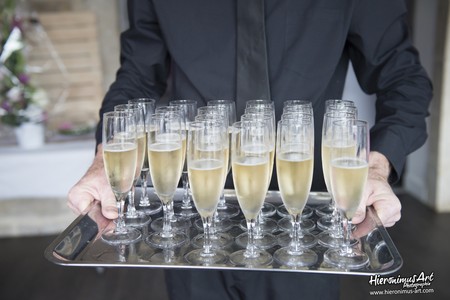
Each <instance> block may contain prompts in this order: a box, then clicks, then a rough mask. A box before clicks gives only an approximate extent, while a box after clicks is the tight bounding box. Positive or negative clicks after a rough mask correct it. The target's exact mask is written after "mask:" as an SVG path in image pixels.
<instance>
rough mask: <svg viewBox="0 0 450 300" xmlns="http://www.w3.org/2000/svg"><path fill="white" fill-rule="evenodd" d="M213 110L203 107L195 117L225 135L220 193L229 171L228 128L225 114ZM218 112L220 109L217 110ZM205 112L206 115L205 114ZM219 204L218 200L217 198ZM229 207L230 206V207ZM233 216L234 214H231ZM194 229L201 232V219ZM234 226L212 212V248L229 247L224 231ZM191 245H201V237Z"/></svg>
mask: <svg viewBox="0 0 450 300" xmlns="http://www.w3.org/2000/svg"><path fill="white" fill-rule="evenodd" d="M212 110H213V107H212V106H204V107H200V108H199V112H200V113H199V114H198V115H197V116H196V117H195V120H196V121H201V122H212V121H213V122H216V123H218V124H220V125H221V126H222V130H223V132H225V133H226V139H225V140H224V149H225V154H224V156H225V168H224V170H223V171H224V176H223V183H222V193H223V189H224V186H225V180H226V176H227V174H228V170H229V168H230V167H229V164H230V161H229V157H230V143H229V133H228V132H229V128H228V120H227V118H226V114H223V113H219V112H217V109H214V111H215V113H213V112H211V111H212ZM219 110H220V108H219ZM205 112H207V113H205ZM222 193H221V196H222ZM219 203H220V198H219ZM218 206H219V205H218ZM230 207H231V206H230ZM236 210H237V212H238V213H239V208H238V207H237V209H236ZM226 211H227V212H231V211H230V210H226ZM233 216H234V214H233ZM194 224H195V227H196V228H197V229H198V230H203V222H202V220H201V219H198V220H196V221H195V222H194ZM233 226H234V222H233V221H232V220H230V218H228V217H227V215H226V214H220V215H219V214H218V213H217V209H216V211H215V212H214V216H213V221H212V230H211V232H212V233H211V243H212V246H213V247H216V248H223V247H226V246H228V245H230V244H231V243H232V242H233V238H232V236H231V235H230V234H228V233H226V231H228V230H230V229H231V228H232V227H233ZM192 244H193V245H194V246H197V247H198V246H199V245H203V240H202V238H201V236H197V237H195V238H194V239H193V240H192Z"/></svg>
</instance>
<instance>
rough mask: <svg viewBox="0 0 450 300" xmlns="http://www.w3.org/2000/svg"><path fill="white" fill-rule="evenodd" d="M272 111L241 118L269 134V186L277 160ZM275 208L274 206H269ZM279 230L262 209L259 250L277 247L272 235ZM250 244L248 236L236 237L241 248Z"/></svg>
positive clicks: (257, 238)
mask: <svg viewBox="0 0 450 300" xmlns="http://www.w3.org/2000/svg"><path fill="white" fill-rule="evenodd" d="M271 111H272V110H270V111H269V112H265V113H264V112H263V111H260V112H246V113H245V114H244V115H242V116H241V121H243V122H250V121H255V122H259V123H261V124H262V125H263V126H265V127H266V131H267V132H268V146H269V179H268V182H267V186H269V185H270V181H271V178H272V171H273V165H274V158H275V135H276V132H275V126H274V123H273V116H272V112H271ZM265 204H266V202H264V203H263V207H264V205H265ZM269 205H271V206H273V204H269ZM241 227H243V228H246V226H245V225H244V224H242V222H241ZM276 230H278V225H277V223H276V222H275V221H274V220H272V219H270V218H267V217H264V216H263V212H262V209H261V211H260V212H259V213H258V217H257V219H256V224H255V235H254V242H255V244H256V245H257V247H258V248H261V249H269V248H272V247H273V246H275V245H276V243H277V238H276V237H275V236H274V235H273V234H272V232H275V231H276ZM247 242H248V234H247V233H243V234H241V235H239V236H237V237H236V243H237V244H238V245H240V246H244V247H245V245H246V244H247Z"/></svg>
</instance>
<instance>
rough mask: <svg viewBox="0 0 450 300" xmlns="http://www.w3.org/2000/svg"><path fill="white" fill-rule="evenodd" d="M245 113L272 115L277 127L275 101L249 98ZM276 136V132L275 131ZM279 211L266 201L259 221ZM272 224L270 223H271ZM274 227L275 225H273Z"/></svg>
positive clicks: (274, 124) (274, 125)
mask: <svg viewBox="0 0 450 300" xmlns="http://www.w3.org/2000/svg"><path fill="white" fill-rule="evenodd" d="M244 114H263V115H267V114H269V115H272V122H273V128H275V127H276V118H275V106H274V103H273V101H269V100H261V99H257V100H248V101H247V102H245V110H244ZM274 136H275V133H274ZM273 149H274V150H273V152H272V153H275V140H273ZM273 158H274V157H273V156H272V157H271V162H272V167H271V170H272V171H273V161H274V160H273ZM271 180H272V173H271V174H270V180H269V183H270V181H271ZM276 212H277V208H276V206H275V205H273V204H272V203H269V202H264V204H263V207H262V208H261V212H260V217H259V221H258V222H259V223H260V224H261V222H262V217H271V216H273V215H274V214H275V213H276ZM269 226H270V225H269ZM272 229H273V227H272Z"/></svg>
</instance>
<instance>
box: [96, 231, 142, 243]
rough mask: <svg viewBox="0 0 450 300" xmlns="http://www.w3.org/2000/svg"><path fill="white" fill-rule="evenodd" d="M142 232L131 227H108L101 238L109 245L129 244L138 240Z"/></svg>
mask: <svg viewBox="0 0 450 300" xmlns="http://www.w3.org/2000/svg"><path fill="white" fill-rule="evenodd" d="M141 237H142V234H141V232H140V231H139V230H137V229H135V228H132V227H125V228H123V229H121V230H120V231H116V230H115V229H110V230H108V231H105V232H104V233H103V234H102V240H104V241H105V242H106V243H108V244H111V245H120V244H131V243H135V242H137V241H139V239H140V238H141Z"/></svg>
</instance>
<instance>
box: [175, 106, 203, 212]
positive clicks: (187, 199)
mask: <svg viewBox="0 0 450 300" xmlns="http://www.w3.org/2000/svg"><path fill="white" fill-rule="evenodd" d="M169 106H175V107H178V108H179V109H180V112H181V113H182V118H183V125H184V128H185V131H187V128H188V126H189V123H191V122H193V121H194V120H195V116H196V115H197V101H196V100H171V101H169ZM181 181H182V184H183V191H184V192H183V198H182V200H181V203H175V204H174V212H175V214H176V215H179V216H181V217H185V218H192V217H195V216H197V215H198V212H197V210H196V209H195V206H194V205H193V203H192V200H191V196H190V190H189V176H188V171H187V158H186V159H185V160H184V164H183V172H182V173H181Z"/></svg>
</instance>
